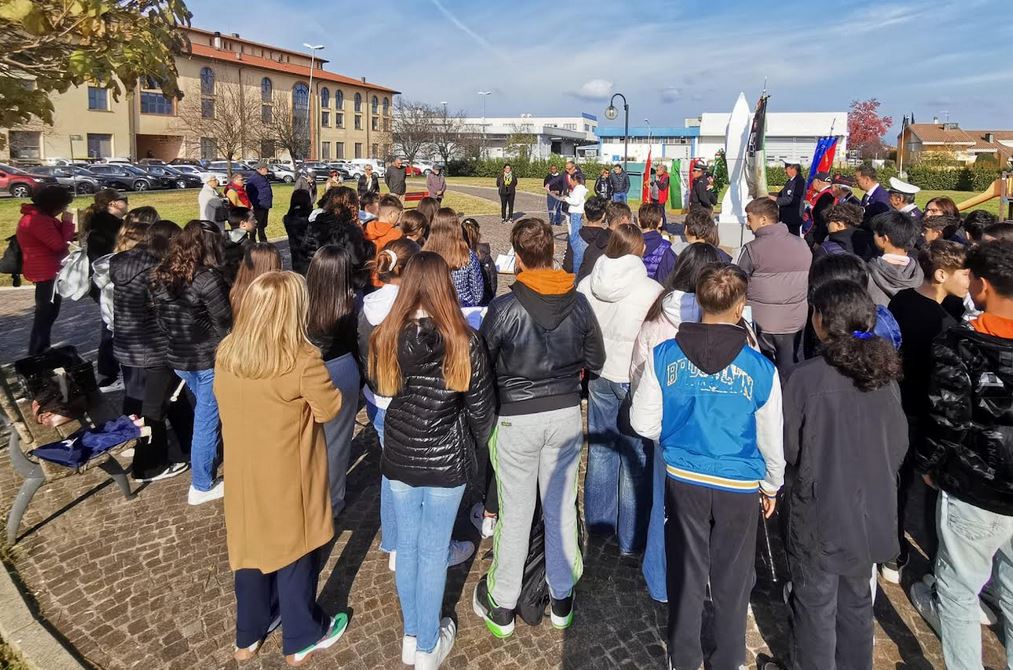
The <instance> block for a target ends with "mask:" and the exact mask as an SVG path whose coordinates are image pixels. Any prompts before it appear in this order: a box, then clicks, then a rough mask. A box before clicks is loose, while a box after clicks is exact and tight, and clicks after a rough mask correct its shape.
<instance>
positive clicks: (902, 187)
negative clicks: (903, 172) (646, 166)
mask: <svg viewBox="0 0 1013 670" xmlns="http://www.w3.org/2000/svg"><path fill="white" fill-rule="evenodd" d="M890 190H891V191H895V192H897V193H903V194H904V195H914V194H915V193H917V192H918V191H920V190H921V189H920V188H918V187H917V186H915V185H914V184H909V183H907V182H906V181H901V180H900V179H897V178H896V177H890Z"/></svg>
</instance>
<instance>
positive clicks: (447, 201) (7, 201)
mask: <svg viewBox="0 0 1013 670" xmlns="http://www.w3.org/2000/svg"><path fill="white" fill-rule="evenodd" d="M292 188H293V187H292V186H291V185H289V184H274V186H273V189H274V202H275V206H274V209H272V210H271V216H270V219H269V222H270V224H269V226H268V235H269V236H270V237H272V238H274V237H284V236H285V229H284V227H283V226H282V224H281V219H282V217H283V216H284V215H285V211H286V210H287V209H288V201H289V198H291V196H292ZM381 189H382V190H383V191H384V192H386V190H387V187H386V186H385V185H382V186H381ZM408 190H409V191H419V190H425V182H424V181H423V180H420V179H412V180H409V183H408ZM198 192H199V191H198V189H186V190H182V191H145V192H143V193H128V194H127V196H128V197H129V198H130V206H131V207H141V206H144V205H150V206H151V207H154V208H155V209H157V210H158V214H159V216H161V217H162V218H163V219H169V220H170V221H175V222H176V223H178V224H180V225H183V224H185V223H186V222H187V221H189V220H190V219H192V218H194V217H195V216H197V193H198ZM25 202H28V201H27V200H15V199H14V198H3V199H0V240H6V239H7V238H8V237H10V236H11V235H13V234H14V230H15V228H16V227H17V224H18V219H19V218H20V216H21V214H20V212H21V205H22V204H24V203H25ZM90 203H91V197H90V196H84V195H82V196H78V197H77V198H75V199H74V203H73V204H72V205H71V207H72V208H78V209H81V210H83V209H84V208H85V207H87V206H88V205H89V204H90ZM443 204H444V206H446V207H451V208H453V209H455V210H457V211H458V212H459V213H461V214H462V215H463V216H476V215H479V214H496V213H498V212H499V203H493V202H490V201H488V200H484V199H482V198H476V197H474V196H470V195H465V194H463V193H453V192H448V193H447V194H446V197H444V198H443Z"/></svg>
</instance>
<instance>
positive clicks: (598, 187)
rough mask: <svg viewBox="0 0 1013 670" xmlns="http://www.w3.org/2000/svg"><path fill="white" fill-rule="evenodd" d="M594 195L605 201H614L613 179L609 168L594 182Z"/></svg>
mask: <svg viewBox="0 0 1013 670" xmlns="http://www.w3.org/2000/svg"><path fill="white" fill-rule="evenodd" d="M594 194H595V195H596V196H598V197H599V198H605V200H611V199H612V178H611V177H610V176H609V170H608V168H607V167H603V168H602V169H601V174H600V175H598V179H596V180H595V182H594Z"/></svg>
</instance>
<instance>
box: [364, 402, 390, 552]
mask: <svg viewBox="0 0 1013 670" xmlns="http://www.w3.org/2000/svg"><path fill="white" fill-rule="evenodd" d="M366 416H368V417H369V420H370V421H372V422H373V429H374V430H375V431H376V434H377V436H378V437H379V438H380V448H381V449H383V421H384V419H385V418H386V416H387V410H386V409H381V408H379V407H377V406H376V405H374V404H373V403H371V402H369V401H367V402H366ZM396 550H397V515H395V514H394V500H393V499H392V498H391V493H390V480H389V479H387V478H386V477H384V476H383V475H380V551H385V552H387V553H388V554H389V553H390V552H392V551H396Z"/></svg>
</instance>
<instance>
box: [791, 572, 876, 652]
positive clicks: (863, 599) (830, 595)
mask: <svg viewBox="0 0 1013 670" xmlns="http://www.w3.org/2000/svg"><path fill="white" fill-rule="evenodd" d="M788 564H789V565H790V567H791V585H792V592H791V601H790V605H791V630H792V643H791V653H792V666H791V667H792V668H793V670H826V669H827V668H836V669H837V670H872V638H873V621H872V590H871V589H870V587H869V578H870V576H871V575H872V566H871V565H869V566H864V567H867V568H868V569H866V570H859V571H858V572H859V573H861V574H856V576H844V575H836V574H832V573H829V572H825V571H823V570H821V569H820V568H819V567H818V566H817V565H815V564H814V562H812V561H809V560H804V559H799V558H794V557H791V556H789V558H788Z"/></svg>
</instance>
